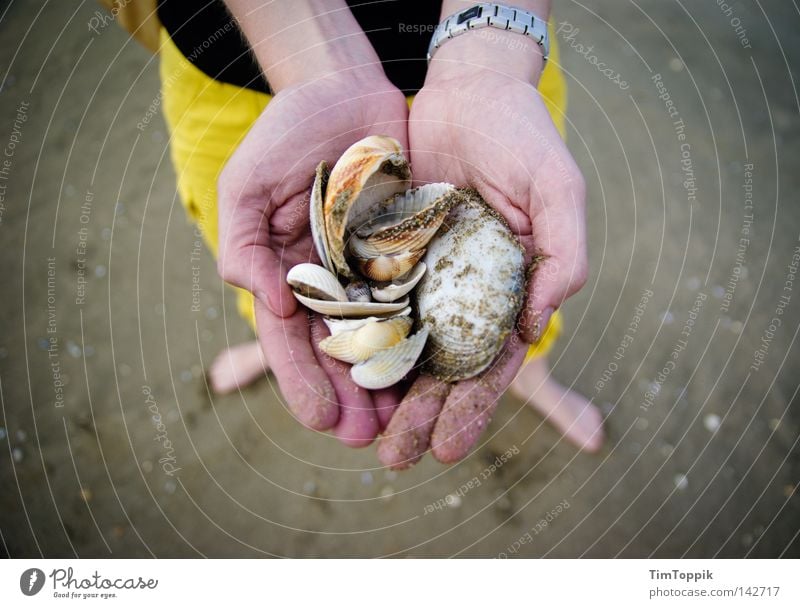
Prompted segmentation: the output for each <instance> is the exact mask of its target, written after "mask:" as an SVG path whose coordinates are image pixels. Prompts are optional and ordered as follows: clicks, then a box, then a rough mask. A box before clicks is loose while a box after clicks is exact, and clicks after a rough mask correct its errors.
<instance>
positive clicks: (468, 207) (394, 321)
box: [287, 136, 525, 389]
mask: <svg viewBox="0 0 800 608" xmlns="http://www.w3.org/2000/svg"><path fill="white" fill-rule="evenodd" d="M410 186H411V170H410V168H409V164H408V161H407V160H406V159H405V157H404V156H403V152H402V148H401V147H400V144H399V143H398V142H397V141H396V140H394V139H392V138H390V137H384V136H371V137H367V138H365V139H363V140H361V141H359V142H357V143H355V144H354V145H352V146H351V147H350V148H348V149H347V150H346V151H345V153H344V154H343V155H342V157H341V158H340V159H339V160H338V161H337V163H336V165H335V166H334V167H333V170H332V171H330V173H329V172H328V169H327V166H326V164H325V162H324V161H323V162H321V163H320V164H319V166H318V167H317V171H316V175H315V179H314V185H313V188H312V191H311V205H310V222H311V231H312V236H313V240H314V247H315V249H316V251H317V254H318V255H319V258H320V260H321V261H322V266H318V265H316V264H310V263H304V264H299V265H297V266H295V267H293V268H292V269H291V270H290V271H289V273H288V275H287V282H288V283H289V285H291V287H292V289H293V292H294V295H295V297H296V298H297V299H298V301H300V302H301V303H302V304H303V305H304V306H306V307H308V308H310V309H311V310H313V311H315V312H318V313H320V314H322V315H324V320H325V323H326V325H327V326H328V328H329V329H330V332H331V335H330V337H328V338H325V339H324V340H323V341H322V342H321V343H320V348H321V349H322V350H323V351H324V352H325V353H327V354H328V355H330V356H331V357H333V358H335V359H338V360H340V361H344V362H347V363H351V364H353V367H352V369H351V372H350V373H351V376H352V378H353V380H354V381H355V382H356V384H358V385H359V386H362V387H364V388H367V389H378V388H385V387H388V386H391V385H393V384H395V383H396V382H398V381H400V380H401V379H402V378H403V377H404V376H406V375H407V374H408V373H409V371H411V369H412V368H413V367H414V366H415V365H416V363H417V361H418V360H419V359H420V356H421V355H423V352H424V356H423V357H422V367H423V369H424V370H426V371H429V372H430V373H433V374H435V375H436V376H438V377H439V378H442V379H444V380H447V381H456V380H461V379H464V378H469V377H472V376H474V375H476V374H478V373H480V372H481V371H483V370H484V369H485V368H486V367H487V366H488V365H489V364H490V363H491V362H492V360H493V359H494V357H495V356H496V354H497V352H498V351H499V350H500V348H501V347H502V345H503V342H504V341H505V339H506V338H507V336H508V335H509V334H510V332H511V331H512V329H513V325H514V322H515V320H516V317H517V315H518V314H519V310H520V308H521V305H522V294H523V292H524V287H525V267H524V260H523V252H522V248H521V247H520V245H519V243H518V241H517V240H516V238H515V237H514V236H513V235H512V234H511V232H510V230H509V229H508V227H507V226H506V224H505V223H504V222H503V220H502V219H501V218H500V217H499V216H497V214H495V213H494V212H493V211H492V210H491V209H490V208H489V207H488V206H487V205H486V203H484V202H483V200H482V199H481V198H480V197H479V196H478V195H477V193H475V192H474V191H470V190H459V189H456V188H455V187H454V186H452V185H451V184H445V183H435V184H427V185H425V186H421V187H419V188H415V189H409V188H410ZM412 296H414V297H415V302H412V301H411V298H412ZM412 307H413V310H414V311H415V312H414V314H412ZM415 326H416V333H414V334H412V333H411V332H412V330H413V329H414V328H415ZM426 342H427V348H426Z"/></svg>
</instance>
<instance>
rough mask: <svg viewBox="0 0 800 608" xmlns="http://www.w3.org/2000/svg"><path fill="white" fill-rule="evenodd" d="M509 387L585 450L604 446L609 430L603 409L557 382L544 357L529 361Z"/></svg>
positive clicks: (514, 393) (569, 439)
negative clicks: (605, 425) (605, 424)
mask: <svg viewBox="0 0 800 608" xmlns="http://www.w3.org/2000/svg"><path fill="white" fill-rule="evenodd" d="M509 389H510V390H511V393H512V394H513V395H514V396H515V397H517V398H518V399H521V400H522V401H524V402H525V403H528V404H529V405H531V406H532V407H533V408H534V409H535V410H536V411H537V412H539V413H540V414H541V415H542V416H544V418H545V420H547V421H548V422H549V423H550V424H552V425H553V426H554V427H556V429H557V430H558V431H559V432H560V433H562V434H563V435H564V437H565V438H566V439H567V440H568V441H570V442H571V443H573V444H575V445H576V446H578V448H580V449H581V450H584V451H586V452H596V451H598V450H599V449H600V448H601V447H602V445H603V441H604V440H605V433H604V432H603V415H602V414H601V413H600V410H599V409H598V407H597V406H596V405H594V404H593V403H592V402H591V401H589V400H588V399H587V398H586V397H584V396H583V395H581V394H580V393H577V392H575V391H571V390H569V389H568V388H566V387H565V386H562V385H560V384H559V383H558V382H556V381H555V379H554V378H553V376H552V375H551V374H550V369H549V367H548V366H547V361H546V360H545V359H544V358H543V357H537V358H536V359H532V360H531V361H530V362H529V363H527V364H526V365H525V366H524V367H523V368H522V369H521V370H520V372H519V374H518V375H517V377H516V379H515V380H514V382H513V383H512V384H511V386H510V387H509Z"/></svg>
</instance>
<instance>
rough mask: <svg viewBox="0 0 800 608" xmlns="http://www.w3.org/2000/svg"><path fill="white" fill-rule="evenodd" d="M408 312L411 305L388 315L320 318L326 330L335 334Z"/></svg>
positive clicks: (401, 315) (407, 313)
mask: <svg viewBox="0 0 800 608" xmlns="http://www.w3.org/2000/svg"><path fill="white" fill-rule="evenodd" d="M410 314H411V307H410V306H406V307H405V308H404V309H403V310H401V311H400V312H397V313H390V314H389V315H386V316H383V317H365V318H363V319H329V318H327V317H325V318H323V319H322V320H323V321H325V325H327V326H328V330H329V331H330V332H331V335H332V336H335V335H336V334H338V333H341V332H343V331H353V330H355V329H358V328H359V327H363V326H364V325H365V324H367V323H369V322H370V321H383V320H385V319H389V318H392V317H407V316H409V315H410Z"/></svg>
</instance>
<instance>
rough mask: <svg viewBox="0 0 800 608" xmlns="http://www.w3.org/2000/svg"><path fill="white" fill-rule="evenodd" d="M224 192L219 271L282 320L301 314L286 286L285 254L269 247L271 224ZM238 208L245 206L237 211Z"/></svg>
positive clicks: (218, 258) (228, 281)
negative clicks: (296, 313) (283, 256)
mask: <svg viewBox="0 0 800 608" xmlns="http://www.w3.org/2000/svg"><path fill="white" fill-rule="evenodd" d="M224 196H225V197H226V198H225V199H223V198H222V197H223V194H222V191H221V192H220V237H219V255H218V257H217V270H218V271H219V274H220V276H221V277H222V278H223V280H224V281H226V282H227V283H230V284H231V285H235V286H237V287H241V288H242V289H246V290H247V291H249V292H250V293H252V294H253V295H254V296H255V298H256V300H258V301H260V302H262V303H263V304H265V305H266V306H267V307H268V308H269V310H270V311H271V312H272V313H273V314H274V315H277V316H279V317H288V316H290V315H293V314H294V313H295V311H296V310H297V302H296V300H295V299H294V297H293V296H292V292H291V289H290V288H289V286H288V284H287V283H286V269H285V268H284V266H285V265H284V264H282V263H281V262H282V259H281V258H282V254H283V252H282V251H277V252H276V251H273V250H272V249H271V248H270V246H269V224H268V221H267V219H266V215H265V212H264V211H263V209H257V208H253V207H246V206H244V204H243V203H241V204H240V203H238V202H233V201H231V200H230V196H231V195H230V194H226V195H224ZM237 205H241V206H239V207H238V208H237Z"/></svg>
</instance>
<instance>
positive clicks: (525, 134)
mask: <svg viewBox="0 0 800 608" xmlns="http://www.w3.org/2000/svg"><path fill="white" fill-rule="evenodd" d="M512 35H513V34H512ZM467 38H471V40H468V41H466V42H462V39H464V40H466V39H467ZM475 41H476V38H475V37H474V36H472V34H468V35H465V36H463V37H462V38H457V39H453V40H451V41H448V43H447V44H446V45H444V46H443V47H442V49H440V51H439V53H443V52H444V51H446V50H448V46H451V45H452V46H451V49H452V51H449V52H451V53H452V54H451V56H449V57H445V58H443V60H441V62H440V64H439V65H438V66H437V65H436V64H437V62H436V59H434V62H433V64H432V65H431V69H430V70H429V73H428V78H427V79H426V81H425V86H424V87H423V89H422V90H421V91H420V93H419V94H418V95H417V97H416V99H415V101H414V104H413V106H412V109H411V117H410V119H409V141H410V145H411V161H412V167H413V171H414V177H415V179H416V180H417V181H419V182H421V183H427V182H431V181H448V182H452V183H454V184H456V185H458V186H472V187H474V188H476V189H477V190H478V191H479V192H480V193H481V195H482V196H483V197H484V199H486V201H487V202H488V203H489V204H490V205H492V206H493V207H494V208H495V209H496V210H497V211H498V212H499V213H501V214H502V215H503V217H505V219H506V220H507V222H508V225H509V227H510V228H511V230H512V231H513V232H514V233H515V234H516V235H517V236H518V237H519V239H520V241H521V243H522V244H523V246H524V248H525V250H526V252H527V256H528V261H529V262H530V261H533V260H538V262H537V263H536V266H535V270H534V273H533V276H532V278H531V281H530V284H529V290H528V297H527V301H526V305H525V308H524V311H523V313H522V315H521V319H520V328H519V329H520V335H519V337H521V338H522V340H520V339H519V337H516V336H515V337H514V338H512V340H511V341H510V342H509V344H508V345H507V347H506V349H505V350H504V351H503V354H502V355H501V356H500V357H499V358H498V359H497V360H496V361H495V362H494V364H493V367H492V368H491V369H490V370H489V371H487V372H485V373H484V374H483V375H482V376H481V377H479V378H476V379H472V380H468V381H464V382H460V383H458V384H455V385H453V386H452V387H450V386H448V385H445V384H443V383H441V382H438V381H436V380H434V379H433V378H430V377H425V376H423V377H421V378H420V379H418V380H417V382H416V383H415V384H414V386H413V387H412V389H411V390H410V392H409V394H408V395H407V396H406V398H405V400H404V401H403V403H402V404H401V405H400V407H399V408H398V410H397V411H396V413H395V415H394V417H393V419H392V421H391V422H390V424H389V426H388V428H387V431H386V434H385V436H384V438H383V439H382V440H381V445H380V448H379V457H380V458H381V460H382V462H384V464H388V465H390V466H393V467H396V468H404V467H405V466H409V465H410V464H413V462H415V461H416V460H418V459H419V458H420V457H421V455H422V454H423V453H424V451H425V450H427V448H428V447H429V446H430V447H431V449H432V452H433V454H434V456H435V457H436V458H437V459H438V460H440V461H443V462H454V461H457V460H459V459H461V458H463V457H464V456H465V455H466V454H467V453H469V451H470V449H471V448H472V447H473V445H474V443H475V442H476V441H477V439H478V436H479V434H480V433H481V432H482V431H483V430H484V429H485V428H486V426H487V425H488V422H489V416H490V415H491V413H492V411H493V410H494V407H495V406H496V404H497V402H498V400H499V398H500V395H501V394H502V393H503V391H504V390H505V389H506V388H507V387H508V385H509V383H510V382H511V381H512V380H513V377H514V375H515V374H516V372H517V370H518V369H519V367H520V366H521V364H522V362H523V360H524V355H525V351H526V346H527V345H526V344H525V342H532V341H535V340H536V339H537V338H538V337H539V335H540V332H541V331H543V330H544V328H545V327H546V325H547V322H548V320H549V318H550V315H551V314H552V313H553V311H554V310H555V309H556V308H558V307H559V306H560V304H561V303H562V302H563V301H564V300H565V299H566V298H567V297H569V296H571V295H572V294H574V293H575V292H576V291H578V290H579V289H580V288H581V286H582V285H583V284H584V282H585V280H586V272H587V260H586V236H585V219H584V199H585V185H584V181H583V178H582V176H581V173H580V171H579V170H578V168H577V166H576V164H575V162H574V161H573V159H572V157H571V156H570V154H569V152H568V150H567V148H566V146H565V145H564V143H563V141H562V140H561V138H560V136H559V134H558V132H557V130H556V128H555V125H554V124H553V122H552V120H551V119H550V116H549V114H548V112H547V109H546V107H545V105H544V103H543V102H542V99H541V98H540V96H539V94H538V92H537V91H536V89H535V87H534V85H533V84H531V82H532V81H533V82H535V81H536V80H537V79H538V74H539V72H540V70H541V57H540V55H535V54H528V55H527V56H526V58H523V59H526V60H527V61H528V63H527V64H526V62H525V61H515V62H514V63H508V59H507V58H506V59H505V61H501V62H498V63H497V64H496V67H495V68H494V69H493V67H491V66H492V63H491V58H489V59H487V56H486V55H485V54H484V55H482V56H481V59H482V60H483V62H482V65H480V66H479V67H476V65H465V64H464V63H463V62H459V61H458V60H456V61H453V57H458V58H460V57H463V56H464V54H465V53H464V48H465V46H466V45H473V44H476V42H475ZM478 44H480V41H479V42H478ZM456 45H460V46H456ZM484 50H485V49H484ZM438 56H439V55H438V54H437V57H438ZM537 60H538V67H537V63H536V62H537ZM514 69H519V73H513V71H512V70H514Z"/></svg>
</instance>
